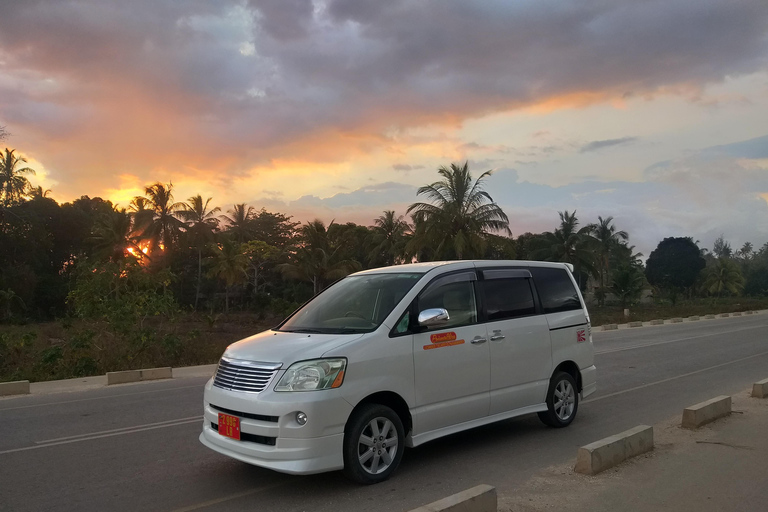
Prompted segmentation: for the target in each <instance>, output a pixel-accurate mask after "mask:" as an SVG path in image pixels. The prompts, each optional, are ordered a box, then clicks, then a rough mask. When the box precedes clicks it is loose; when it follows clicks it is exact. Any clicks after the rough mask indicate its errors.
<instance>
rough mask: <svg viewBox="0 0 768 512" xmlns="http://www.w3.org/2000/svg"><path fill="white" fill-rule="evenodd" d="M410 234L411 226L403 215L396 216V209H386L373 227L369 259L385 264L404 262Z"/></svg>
mask: <svg viewBox="0 0 768 512" xmlns="http://www.w3.org/2000/svg"><path fill="white" fill-rule="evenodd" d="M410 234H411V226H410V225H409V224H408V223H407V222H406V221H405V220H403V216H402V215H400V216H397V217H396V216H395V212H394V210H385V211H384V215H381V216H380V217H379V218H377V219H376V220H375V221H374V226H373V227H372V228H371V236H370V243H371V245H372V246H373V249H371V252H370V254H369V256H368V261H369V262H374V261H379V262H382V263H383V264H384V265H385V266H390V265H395V264H396V263H402V262H403V261H404V260H405V256H404V254H405V247H406V244H407V243H408V238H409V236H410Z"/></svg>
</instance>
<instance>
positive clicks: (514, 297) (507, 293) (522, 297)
mask: <svg viewBox="0 0 768 512" xmlns="http://www.w3.org/2000/svg"><path fill="white" fill-rule="evenodd" d="M528 281H529V279H522V278H518V279H490V280H486V281H484V282H483V287H484V288H485V309H486V312H487V314H488V320H490V321H491V322H493V321H495V320H504V319H506V318H515V317H519V316H526V315H532V314H534V313H536V307H535V306H534V304H533V294H532V293H531V285H530V284H528Z"/></svg>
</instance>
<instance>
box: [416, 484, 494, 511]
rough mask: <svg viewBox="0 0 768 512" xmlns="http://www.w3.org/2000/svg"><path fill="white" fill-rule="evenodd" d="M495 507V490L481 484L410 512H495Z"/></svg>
mask: <svg viewBox="0 0 768 512" xmlns="http://www.w3.org/2000/svg"><path fill="white" fill-rule="evenodd" d="M497 507H498V502H497V498H496V488H495V487H491V486H490V485H485V484H483V485H478V486H476V487H472V488H471V489H467V490H466V491H462V492H460V493H457V494H454V495H452V496H448V497H447V498H443V499H442V500H439V501H435V502H434V503H430V504H429V505H424V506H423V507H419V508H415V509H413V510H411V512H496V510H498V508H497Z"/></svg>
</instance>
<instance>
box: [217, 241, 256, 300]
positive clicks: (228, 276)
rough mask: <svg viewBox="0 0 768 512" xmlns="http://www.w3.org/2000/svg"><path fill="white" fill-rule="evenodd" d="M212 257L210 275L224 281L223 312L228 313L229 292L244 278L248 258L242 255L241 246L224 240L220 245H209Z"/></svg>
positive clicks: (245, 276)
mask: <svg viewBox="0 0 768 512" xmlns="http://www.w3.org/2000/svg"><path fill="white" fill-rule="evenodd" d="M211 250H212V251H213V257H212V258H211V267H210V270H209V271H208V272H209V274H210V275H212V276H215V277H218V278H220V279H223V280H224V283H225V286H224V312H225V313H229V290H230V289H231V288H232V287H233V286H234V285H236V284H239V283H242V282H243V281H244V280H245V279H246V278H247V274H246V273H245V270H246V268H248V256H246V255H245V254H244V253H243V248H242V246H241V245H240V244H239V243H237V242H235V241H234V240H224V241H222V242H221V243H220V244H218V245H217V244H213V245H211Z"/></svg>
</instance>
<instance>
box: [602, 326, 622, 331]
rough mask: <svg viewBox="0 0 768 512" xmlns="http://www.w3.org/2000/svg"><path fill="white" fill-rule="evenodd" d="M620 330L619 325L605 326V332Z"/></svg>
mask: <svg viewBox="0 0 768 512" xmlns="http://www.w3.org/2000/svg"><path fill="white" fill-rule="evenodd" d="M618 328H619V326H618V325H617V324H605V325H604V326H603V330H604V331H615V330H616V329H618Z"/></svg>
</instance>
